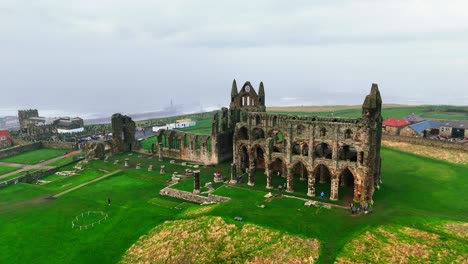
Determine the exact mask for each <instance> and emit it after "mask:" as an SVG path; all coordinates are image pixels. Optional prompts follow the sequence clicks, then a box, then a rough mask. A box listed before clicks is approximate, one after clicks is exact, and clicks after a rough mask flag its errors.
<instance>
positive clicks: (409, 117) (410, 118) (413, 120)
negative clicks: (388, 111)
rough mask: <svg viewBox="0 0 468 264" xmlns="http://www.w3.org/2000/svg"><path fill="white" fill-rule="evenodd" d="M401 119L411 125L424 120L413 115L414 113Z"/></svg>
mask: <svg viewBox="0 0 468 264" xmlns="http://www.w3.org/2000/svg"><path fill="white" fill-rule="evenodd" d="M403 118H404V119H406V120H407V121H408V122H410V123H411V124H415V123H419V122H422V121H424V120H425V119H424V118H422V117H420V116H418V115H415V114H414V113H412V114H411V115H407V116H405V117H403Z"/></svg>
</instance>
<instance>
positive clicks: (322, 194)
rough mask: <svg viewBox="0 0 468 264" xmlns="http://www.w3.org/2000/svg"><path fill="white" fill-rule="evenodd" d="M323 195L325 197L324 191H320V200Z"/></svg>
mask: <svg viewBox="0 0 468 264" xmlns="http://www.w3.org/2000/svg"><path fill="white" fill-rule="evenodd" d="M324 197H325V193H324V192H321V193H320V198H322V200H323V198H324Z"/></svg>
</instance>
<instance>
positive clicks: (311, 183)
mask: <svg viewBox="0 0 468 264" xmlns="http://www.w3.org/2000/svg"><path fill="white" fill-rule="evenodd" d="M307 196H315V177H314V175H313V174H310V175H309V178H308V180H307Z"/></svg>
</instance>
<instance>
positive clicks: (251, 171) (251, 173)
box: [247, 161, 255, 186]
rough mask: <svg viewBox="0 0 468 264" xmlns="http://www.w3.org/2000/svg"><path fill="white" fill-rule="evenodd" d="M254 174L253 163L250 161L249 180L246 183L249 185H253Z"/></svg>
mask: <svg viewBox="0 0 468 264" xmlns="http://www.w3.org/2000/svg"><path fill="white" fill-rule="evenodd" d="M254 176H255V163H254V162H253V161H252V162H250V164H249V182H248V183H247V184H248V185H250V186H254V185H255V179H254Z"/></svg>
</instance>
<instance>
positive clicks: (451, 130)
mask: <svg viewBox="0 0 468 264" xmlns="http://www.w3.org/2000/svg"><path fill="white" fill-rule="evenodd" d="M467 127H468V121H442V122H441V124H440V131H439V135H440V136H442V137H446V138H462V139H464V138H468V130H467V129H466V128H467Z"/></svg>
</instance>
